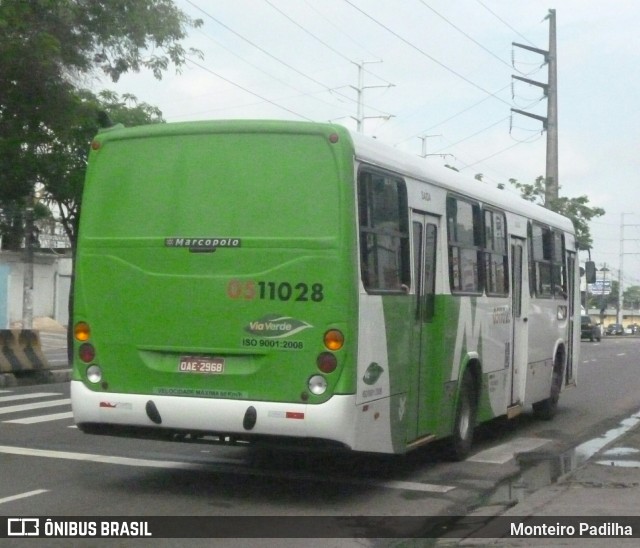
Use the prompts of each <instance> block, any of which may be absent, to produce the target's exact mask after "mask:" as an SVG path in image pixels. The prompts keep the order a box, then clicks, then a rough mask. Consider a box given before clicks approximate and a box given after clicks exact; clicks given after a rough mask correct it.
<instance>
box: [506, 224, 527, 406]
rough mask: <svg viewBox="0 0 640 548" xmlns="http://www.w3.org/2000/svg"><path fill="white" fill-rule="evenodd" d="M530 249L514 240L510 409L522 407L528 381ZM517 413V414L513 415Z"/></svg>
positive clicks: (512, 255) (512, 246) (512, 247)
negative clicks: (528, 252)
mask: <svg viewBox="0 0 640 548" xmlns="http://www.w3.org/2000/svg"><path fill="white" fill-rule="evenodd" d="M527 261H528V259H527V245H526V240H525V239H523V238H517V237H515V236H512V237H511V311H512V320H513V336H512V339H511V340H512V348H511V375H510V377H511V383H510V386H511V397H510V401H509V403H510V407H513V406H516V405H521V404H522V403H523V401H524V389H525V384H526V378H527V361H528V354H529V352H528V321H529V318H528V311H529V276H528V268H527V264H528V262H527ZM515 414H517V413H514V415H515Z"/></svg>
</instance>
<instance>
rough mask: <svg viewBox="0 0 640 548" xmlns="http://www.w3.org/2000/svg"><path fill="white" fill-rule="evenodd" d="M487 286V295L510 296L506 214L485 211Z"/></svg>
mask: <svg viewBox="0 0 640 548" xmlns="http://www.w3.org/2000/svg"><path fill="white" fill-rule="evenodd" d="M484 234H485V243H484V247H485V250H486V251H485V263H484V266H485V286H486V290H487V295H508V293H509V276H508V272H509V261H508V257H507V228H506V219H505V215H504V213H498V212H497V211H492V210H490V209H485V210H484Z"/></svg>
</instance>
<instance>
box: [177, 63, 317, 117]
mask: <svg viewBox="0 0 640 548" xmlns="http://www.w3.org/2000/svg"><path fill="white" fill-rule="evenodd" d="M187 61H188V62H189V63H191V64H192V65H195V66H196V67H198V68H200V69H202V70H204V71H206V72H208V73H209V74H213V75H214V76H216V77H218V78H220V79H221V80H224V81H225V82H227V83H228V84H231V85H232V86H235V87H237V88H238V89H241V90H242V91H244V92H246V93H249V94H251V95H253V96H254V97H257V98H258V99H262V100H263V101H265V102H267V103H269V104H271V105H273V106H275V107H278V108H281V109H282V110H286V111H287V112H288V113H290V114H293V115H294V116H297V117H298V118H302V119H303V120H307V121H309V122H313V121H314V120H312V119H311V118H307V117H306V116H304V115H303V114H300V113H298V112H295V111H293V110H291V109H290V108H287V107H285V106H282V105H279V104H278V103H276V102H275V101H272V100H271V99H267V98H266V97H264V96H262V95H260V94H258V93H256V92H255V91H251V90H250V89H247V88H245V87H244V86H241V85H240V84H238V83H237V82H234V81H233V80H229V78H225V77H224V76H222V75H221V74H218V73H217V72H215V71H213V70H211V69H210V68H208V67H205V66H204V65H201V64H200V63H196V62H195V61H194V60H193V59H189V58H187Z"/></svg>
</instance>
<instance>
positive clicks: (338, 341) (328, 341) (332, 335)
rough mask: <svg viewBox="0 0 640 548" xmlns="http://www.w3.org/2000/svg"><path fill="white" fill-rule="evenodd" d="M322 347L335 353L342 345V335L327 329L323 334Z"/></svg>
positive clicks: (335, 330)
mask: <svg viewBox="0 0 640 548" xmlns="http://www.w3.org/2000/svg"><path fill="white" fill-rule="evenodd" d="M324 345H325V346H326V347H327V348H328V349H329V350H331V351H333V352H336V351H337V350H340V349H341V348H342V345H344V335H343V334H342V332H341V331H338V330H337V329H329V331H327V332H326V333H325V334H324Z"/></svg>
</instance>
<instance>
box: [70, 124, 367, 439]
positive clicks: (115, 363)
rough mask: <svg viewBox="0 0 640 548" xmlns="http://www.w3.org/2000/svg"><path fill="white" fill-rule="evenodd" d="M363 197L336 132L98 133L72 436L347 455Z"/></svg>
mask: <svg viewBox="0 0 640 548" xmlns="http://www.w3.org/2000/svg"><path fill="white" fill-rule="evenodd" d="M354 194H355V192H354V188H353V144H352V142H351V139H350V137H349V134H348V133H347V132H346V130H344V129H341V128H340V127H337V126H330V125H322V124H307V123H292V122H284V123H283V122H266V121H262V122H251V121H220V122H198V123H186V124H162V125H156V126H145V127H140V128H130V129H124V128H122V129H111V130H108V131H105V132H102V133H101V134H100V135H98V137H97V138H96V140H95V142H94V143H93V144H92V150H91V153H90V158H89V168H88V172H87V179H86V185H85V191H84V196H83V202H82V214H81V222H80V230H79V239H78V250H77V260H76V270H75V291H74V317H73V322H74V361H73V380H72V386H71V389H72V406H73V412H74V417H75V421H76V423H77V424H78V427H79V428H80V429H81V430H83V431H84V432H88V433H95V434H108V435H124V436H133V437H154V438H155V437H157V438H163V439H186V440H191V439H204V440H206V439H208V438H211V439H212V441H216V440H217V441H220V440H223V441H224V440H227V441H232V440H254V439H272V438H274V437H277V438H280V437H284V438H287V439H289V440H305V441H309V440H327V441H331V442H336V443H338V444H341V445H344V446H347V447H350V446H352V445H353V439H354V435H355V433H354V430H355V427H354V426H353V424H354V421H353V420H352V419H353V415H354V413H355V396H354V393H355V383H356V379H355V373H354V369H355V361H356V337H357V313H356V310H357V280H358V275H357V270H356V256H357V255H356V251H355V249H356V241H355V239H356V235H355V232H356V231H355V227H354V221H353V218H354V211H355V205H354Z"/></svg>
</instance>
